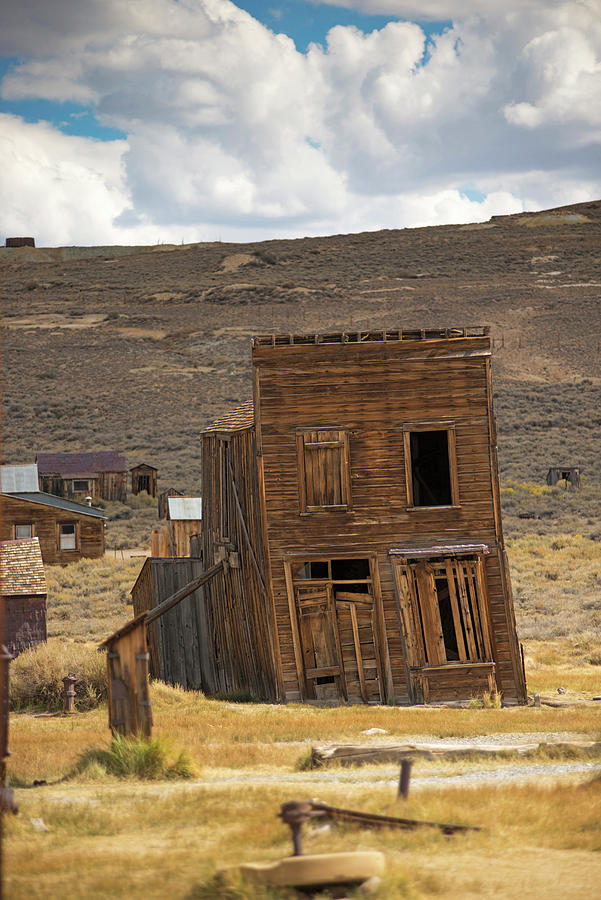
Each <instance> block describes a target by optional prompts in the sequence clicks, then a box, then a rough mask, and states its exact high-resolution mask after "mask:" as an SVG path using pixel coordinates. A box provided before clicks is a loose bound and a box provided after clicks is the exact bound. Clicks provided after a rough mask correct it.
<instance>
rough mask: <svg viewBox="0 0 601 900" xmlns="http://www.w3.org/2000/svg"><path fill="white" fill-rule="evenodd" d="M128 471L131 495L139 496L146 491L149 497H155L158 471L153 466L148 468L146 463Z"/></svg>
mask: <svg viewBox="0 0 601 900" xmlns="http://www.w3.org/2000/svg"><path fill="white" fill-rule="evenodd" d="M129 471H130V472H131V492H132V494H140V493H142V491H146V493H147V494H148V496H149V497H156V495H157V472H158V469H156V468H155V467H154V466H149V465H148V463H140V464H139V465H138V466H134V467H133V469H130V470H129Z"/></svg>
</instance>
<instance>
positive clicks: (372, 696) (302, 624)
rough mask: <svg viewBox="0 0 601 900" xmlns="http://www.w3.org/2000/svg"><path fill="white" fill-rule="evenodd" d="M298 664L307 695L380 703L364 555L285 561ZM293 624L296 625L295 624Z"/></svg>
mask: <svg viewBox="0 0 601 900" xmlns="http://www.w3.org/2000/svg"><path fill="white" fill-rule="evenodd" d="M289 576H290V578H289V592H290V595H291V596H289V600H291V601H292V602H291V603H290V606H291V614H292V616H293V617H294V622H293V631H294V632H295V641H296V642H297V647H296V656H297V664H298V665H299V667H300V669H301V671H300V672H299V680H301V681H302V686H303V693H304V696H305V697H306V698H307V699H315V700H323V701H333V702H339V703H340V702H345V701H348V702H350V703H381V702H382V701H383V700H384V693H385V692H384V689H383V686H382V664H381V652H380V647H379V642H378V628H377V623H376V617H377V613H378V609H377V603H378V599H377V598H376V597H375V593H374V586H373V579H372V572H371V566H370V560H369V559H325V560H324V559H320V560H303V561H302V562H295V563H293V564H289ZM294 626H296V627H294Z"/></svg>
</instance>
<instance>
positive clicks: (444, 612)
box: [202, 329, 525, 703]
mask: <svg viewBox="0 0 601 900" xmlns="http://www.w3.org/2000/svg"><path fill="white" fill-rule="evenodd" d="M253 370H254V371H253V385H254V402H253V403H252V404H246V405H245V406H244V407H241V408H240V409H238V410H234V411H233V412H232V413H231V414H229V415H227V416H224V417H223V418H222V419H220V420H219V421H218V422H216V423H215V424H214V425H213V426H212V427H211V428H209V429H207V430H206V431H205V433H204V434H203V491H202V493H203V497H204V499H205V510H206V513H205V519H204V522H203V558H204V561H205V565H207V566H210V565H213V564H215V563H216V562H218V561H219V560H223V561H224V562H225V563H227V566H228V568H226V569H225V570H224V580H223V581H221V580H219V579H216V580H215V581H214V582H213V583H212V584H211V585H210V586H208V587H207V588H206V590H205V594H206V596H207V597H210V604H211V609H212V610H214V611H217V610H218V611H219V616H223V617H224V618H223V625H224V627H229V628H232V627H233V630H232V635H231V640H230V642H229V647H230V656H229V659H230V665H231V666H233V667H234V668H237V669H238V670H239V676H240V677H247V676H245V675H244V672H245V664H244V661H245V660H248V659H250V660H252V677H253V679H254V682H256V680H257V677H259V676H258V675H257V673H262V675H261V676H260V677H263V684H262V696H269V697H273V698H278V699H286V700H303V699H307V700H313V701H323V702H364V703H381V702H385V703H394V702H396V703H412V702H422V701H423V700H428V699H430V700H432V701H438V700H442V699H447V700H459V699H469V697H471V696H473V695H475V694H478V693H484V692H485V691H490V692H494V691H495V690H497V689H498V690H499V691H501V692H502V694H503V698H504V701H505V702H516V701H523V700H524V699H525V682H524V676H523V669H522V665H521V659H520V653H519V648H518V644H517V637H516V632H515V620H514V614H513V601H512V596H511V586H510V582H509V575H508V568H507V561H506V557H505V553H504V548H503V535H502V529H501V520H500V503H499V489H498V474H497V460H496V432H495V428H494V417H493V414H492V387H491V380H490V339H489V336H488V332H487V329H472V330H468V329H454V330H452V329H439V330H435V329H434V330H429V331H411V332H400V331H390V330H388V331H385V332H378V333H374V332H362V333H354V332H353V333H352V334H332V335H314V336H306V335H305V336H299V335H289V336H281V335H279V336H276V335H272V336H266V337H258V338H255V339H254V341H253ZM433 456H434V457H435V458H434V459H433ZM400 546H402V547H404V548H405V550H406V551H407V552H405V553H404V554H401V555H398V556H397V557H395V556H394V548H395V547H400ZM441 551H442V552H441ZM412 552H414V554H415V555H414V556H412ZM242 610H244V612H243V613H242ZM214 614H217V613H216V612H214ZM241 624H243V625H244V627H243V628H242V627H240V626H241ZM232 660H235V663H234V662H232ZM249 674H250V673H249ZM236 677H238V676H236Z"/></svg>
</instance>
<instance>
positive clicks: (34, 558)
mask: <svg viewBox="0 0 601 900" xmlns="http://www.w3.org/2000/svg"><path fill="white" fill-rule="evenodd" d="M0 593H1V594H2V596H3V597H9V596H15V595H16V594H21V595H23V594H24V595H27V596H31V595H33V594H46V593H47V587H46V575H45V573H44V563H43V562H42V554H41V551H40V542H39V540H38V538H37V537H36V538H24V539H22V540H19V541H0Z"/></svg>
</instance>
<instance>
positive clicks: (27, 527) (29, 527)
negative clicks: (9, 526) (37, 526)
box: [13, 522, 35, 541]
mask: <svg viewBox="0 0 601 900" xmlns="http://www.w3.org/2000/svg"><path fill="white" fill-rule="evenodd" d="M34 534H35V531H34V527H33V523H32V522H19V523H17V524H16V525H13V536H14V539H15V540H16V541H19V540H22V539H23V538H32V537H33V536H34Z"/></svg>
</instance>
